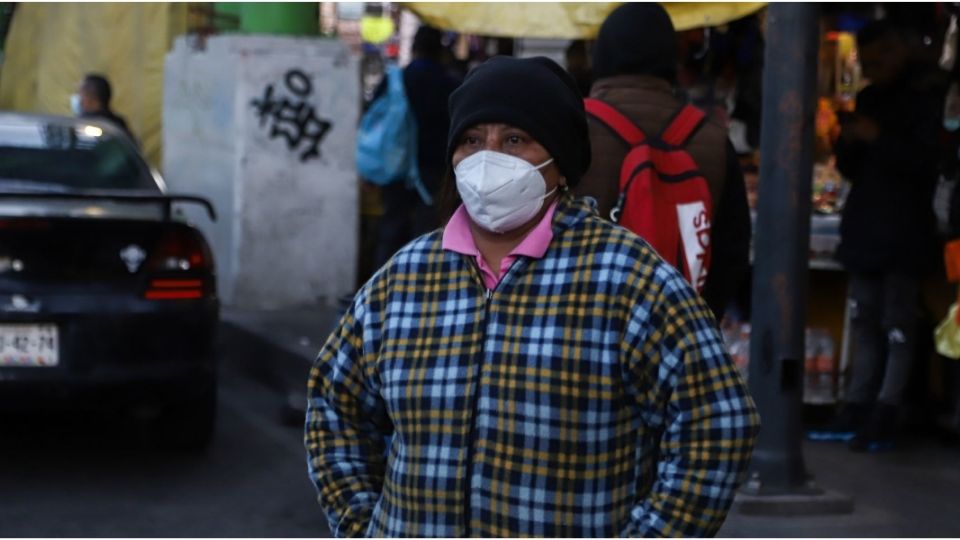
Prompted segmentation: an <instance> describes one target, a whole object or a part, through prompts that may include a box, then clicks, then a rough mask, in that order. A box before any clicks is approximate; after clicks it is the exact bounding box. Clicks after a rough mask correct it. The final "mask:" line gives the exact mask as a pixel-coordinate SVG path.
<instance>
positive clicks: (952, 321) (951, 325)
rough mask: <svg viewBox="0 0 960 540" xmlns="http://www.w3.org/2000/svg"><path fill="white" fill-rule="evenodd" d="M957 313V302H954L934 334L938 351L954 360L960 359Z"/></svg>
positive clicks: (959, 325) (959, 334)
mask: <svg viewBox="0 0 960 540" xmlns="http://www.w3.org/2000/svg"><path fill="white" fill-rule="evenodd" d="M957 315H958V313H957V304H956V302H954V303H953V305H951V306H950V311H949V312H948V313H947V316H946V318H944V319H943V321H942V322H941V323H940V326H938V327H937V330H936V331H935V332H934V334H933V338H934V342H935V343H936V344H937V352H938V353H940V354H942V355H943V356H946V357H947V358H953V359H954V360H960V323H958V322H957Z"/></svg>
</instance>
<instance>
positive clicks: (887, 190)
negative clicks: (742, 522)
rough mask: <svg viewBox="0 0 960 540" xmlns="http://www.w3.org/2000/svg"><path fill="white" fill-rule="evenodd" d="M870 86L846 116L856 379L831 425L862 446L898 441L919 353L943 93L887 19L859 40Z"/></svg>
mask: <svg viewBox="0 0 960 540" xmlns="http://www.w3.org/2000/svg"><path fill="white" fill-rule="evenodd" d="M857 42H858V45H859V52H860V64H861V67H862V70H863V75H864V77H865V78H867V79H868V80H869V81H870V85H869V86H867V87H866V88H864V89H863V90H862V91H861V92H860V93H859V94H858V95H857V106H856V111H855V113H853V114H852V115H848V116H845V117H841V131H840V139H839V141H838V143H837V146H836V153H837V167H838V169H839V170H840V171H841V172H842V173H843V174H844V176H845V177H846V178H848V179H849V180H850V181H851V183H852V187H851V190H850V195H849V197H848V198H847V202H846V205H845V207H844V209H843V214H842V221H841V225H840V238H841V243H840V246H839V248H838V250H837V257H838V259H839V260H840V261H841V262H842V263H843V265H844V267H845V269H846V270H847V272H849V274H850V289H849V302H850V309H851V316H852V319H851V331H852V339H853V347H854V349H853V367H852V369H853V373H852V376H851V381H850V385H849V388H848V389H847V392H846V398H845V400H846V403H845V406H844V408H843V410H842V412H841V416H840V417H839V418H838V420H837V423H836V424H835V425H834V426H832V427H833V430H834V431H838V432H849V433H850V434H851V435H852V434H854V432H855V436H854V437H853V439H852V440H851V441H850V445H851V448H852V449H853V450H859V451H864V450H881V449H884V448H888V447H890V446H891V445H892V444H893V442H894V436H895V434H896V431H895V429H896V425H897V419H898V413H899V407H900V405H901V401H902V399H903V394H904V390H905V388H906V386H907V382H908V378H909V376H910V373H911V370H912V367H913V363H914V354H915V348H916V343H917V342H916V339H917V336H916V326H917V316H918V304H919V294H920V291H919V287H920V280H921V279H922V277H923V276H925V275H927V274H928V273H930V272H931V271H934V270H935V269H936V268H938V266H939V265H940V257H939V252H940V249H941V248H940V246H939V241H938V239H937V232H936V224H935V219H934V215H933V210H932V206H931V200H932V198H933V191H934V188H935V184H936V179H937V163H938V159H937V158H938V155H937V152H938V145H937V136H938V133H939V130H940V126H941V118H942V113H943V103H944V93H945V90H944V88H943V84H942V80H941V78H940V77H939V76H938V73H937V72H936V71H935V70H934V69H933V68H932V67H930V66H926V65H924V64H922V63H919V62H916V61H913V60H912V59H911V58H910V52H909V48H908V45H907V42H906V40H905V39H904V35H903V33H902V32H901V30H900V29H898V28H897V27H896V26H894V24H892V23H891V22H888V21H875V22H873V23H870V24H869V25H868V26H866V27H864V28H863V29H862V30H861V31H860V32H859V33H858V34H857Z"/></svg>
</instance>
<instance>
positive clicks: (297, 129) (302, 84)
mask: <svg viewBox="0 0 960 540" xmlns="http://www.w3.org/2000/svg"><path fill="white" fill-rule="evenodd" d="M283 82H284V85H285V86H286V89H287V90H288V91H289V93H290V94H293V96H294V97H293V99H288V98H286V97H283V98H278V97H275V96H274V85H273V84H269V85H267V87H266V88H264V90H263V96H261V97H260V99H254V100H253V101H251V102H250V104H251V105H252V106H253V108H254V110H256V112H257V116H258V117H259V118H260V126H261V127H263V126H265V125H267V122H269V123H270V138H271V139H276V138H277V137H281V138H283V139H284V140H286V141H287V148H288V149H289V150H293V151H298V152H300V156H299V157H300V161H301V162H304V161H307V160H309V159H312V158H318V157H320V143H322V142H323V138H324V137H325V136H326V135H327V132H328V131H330V128H332V127H333V123H332V122H330V121H329V120H326V119H323V118H320V117H318V116H317V114H316V110H315V109H314V107H313V105H311V104H310V103H308V102H307V98H309V97H310V94H312V93H313V84H312V83H311V82H310V78H309V77H307V74H306V73H304V72H302V71H300V70H299V69H292V70H290V71H288V72H287V73H286V75H284V77H283Z"/></svg>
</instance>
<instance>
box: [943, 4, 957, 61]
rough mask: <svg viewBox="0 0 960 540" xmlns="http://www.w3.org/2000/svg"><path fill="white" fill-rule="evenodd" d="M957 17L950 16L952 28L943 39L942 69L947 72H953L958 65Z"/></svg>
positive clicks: (949, 28)
mask: <svg viewBox="0 0 960 540" xmlns="http://www.w3.org/2000/svg"><path fill="white" fill-rule="evenodd" d="M957 34H958V30H957V16H956V15H951V16H950V26H949V27H948V28H947V34H946V36H945V37H944V38H943V52H942V53H941V54H940V67H941V68H943V69H944V70H945V71H953V66H954V64H956V63H957Z"/></svg>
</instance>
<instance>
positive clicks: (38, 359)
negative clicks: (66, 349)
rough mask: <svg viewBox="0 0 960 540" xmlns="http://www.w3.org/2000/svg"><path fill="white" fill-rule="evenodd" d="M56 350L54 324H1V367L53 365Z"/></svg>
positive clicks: (58, 359)
mask: <svg viewBox="0 0 960 540" xmlns="http://www.w3.org/2000/svg"><path fill="white" fill-rule="evenodd" d="M59 350H60V349H59V333H58V332H57V325H55V324H0V367H53V366H56V365H57V364H59V363H60V358H59Z"/></svg>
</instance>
